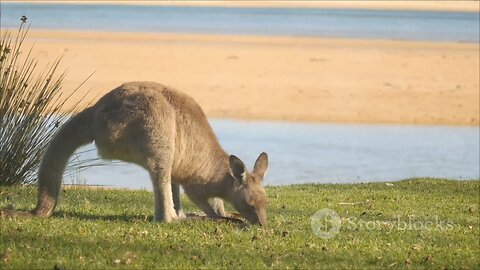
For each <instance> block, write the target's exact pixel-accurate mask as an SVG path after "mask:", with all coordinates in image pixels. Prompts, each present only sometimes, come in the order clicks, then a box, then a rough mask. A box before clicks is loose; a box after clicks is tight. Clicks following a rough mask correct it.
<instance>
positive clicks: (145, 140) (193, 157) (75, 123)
mask: <svg viewBox="0 0 480 270" xmlns="http://www.w3.org/2000/svg"><path fill="white" fill-rule="evenodd" d="M91 141H95V144H96V146H97V149H98V152H99V154H100V156H101V157H103V158H106V159H118V160H123V161H126V162H131V163H135V164H138V165H140V166H142V167H143V168H145V169H146V170H147V171H148V172H149V174H150V177H151V180H152V184H153V191H154V195H155V196H154V198H155V216H154V218H155V220H160V221H165V222H170V221H172V220H174V219H177V218H179V217H182V216H183V213H182V210H181V205H180V196H179V185H182V186H183V187H184V190H185V193H186V194H187V195H188V196H189V197H190V199H191V200H192V201H193V202H194V203H195V204H197V206H199V207H200V208H201V209H202V210H203V211H204V212H205V213H206V214H207V215H208V216H211V217H216V216H218V215H223V214H224V210H223V202H222V201H221V200H219V199H215V200H214V203H213V207H212V205H210V203H209V202H208V199H210V198H222V199H225V200H227V201H229V202H230V203H232V205H233V206H234V207H235V208H236V209H237V210H238V211H239V212H240V213H241V214H242V216H244V217H245V218H246V219H247V220H248V221H250V222H251V223H256V224H262V225H263V224H265V223H266V204H267V196H266V193H265V190H264V188H263V186H262V180H263V176H264V173H265V170H266V169H267V166H268V158H267V155H266V154H265V153H262V154H261V155H260V156H259V158H258V159H257V162H256V164H255V169H254V171H253V172H252V173H248V172H246V168H245V165H244V164H243V162H242V161H240V160H239V159H238V158H237V157H235V156H229V155H227V154H226V153H225V151H224V150H223V149H222V147H221V146H220V144H219V142H218V140H217V138H216V136H215V134H214V133H213V130H212V129H211V127H210V125H209V123H208V120H207V118H206V116H205V114H204V113H203V111H202V109H201V108H200V106H199V105H198V104H197V103H196V102H195V101H194V100H193V99H192V98H191V97H189V96H187V95H185V94H183V93H181V92H178V91H175V90H173V89H171V88H168V87H165V86H163V85H160V84H157V83H152V82H131V83H126V84H123V85H121V86H120V87H118V88H116V89H114V90H112V91H111V92H110V93H108V94H106V95H105V96H104V97H102V98H101V99H100V100H99V101H98V102H97V103H96V104H95V105H94V106H92V107H90V108H87V109H86V110H84V111H82V112H81V113H79V114H77V115H76V116H74V117H73V118H72V119H71V120H69V121H68V122H67V123H65V124H64V125H63V126H62V127H61V129H60V130H59V131H58V133H57V134H56V135H55V136H54V138H53V140H52V141H51V143H50V144H49V146H48V148H47V151H46V153H45V155H44V157H43V160H42V163H41V166H40V170H39V177H38V203H37V207H36V209H35V210H34V214H35V215H38V216H50V215H51V214H52V212H53V210H54V208H55V206H56V205H57V201H58V196H59V190H60V186H61V179H62V174H63V171H64V169H65V166H66V164H67V161H68V159H69V157H70V156H71V155H72V154H73V152H74V151H75V149H77V148H78V147H80V146H81V145H84V144H87V143H89V142H91Z"/></svg>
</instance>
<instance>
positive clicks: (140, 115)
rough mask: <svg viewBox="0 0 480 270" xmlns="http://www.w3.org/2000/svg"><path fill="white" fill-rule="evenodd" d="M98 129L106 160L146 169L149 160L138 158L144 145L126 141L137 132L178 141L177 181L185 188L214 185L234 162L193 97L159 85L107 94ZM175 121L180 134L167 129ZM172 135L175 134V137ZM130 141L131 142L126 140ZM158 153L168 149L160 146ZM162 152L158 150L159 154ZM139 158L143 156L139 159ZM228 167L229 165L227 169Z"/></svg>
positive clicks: (128, 87) (97, 120)
mask: <svg viewBox="0 0 480 270" xmlns="http://www.w3.org/2000/svg"><path fill="white" fill-rule="evenodd" d="M95 107H96V110H97V113H96V117H95V123H94V130H95V133H96V135H95V141H96V144H97V147H98V149H99V153H100V154H101V155H102V156H103V157H105V158H112V159H122V160H125V161H128V162H134V163H137V164H139V165H142V166H143V164H142V163H143V162H144V161H143V160H142V158H143V156H144V154H143V153H141V154H140V155H132V154H131V152H133V151H137V149H125V147H126V146H128V145H130V146H133V147H135V148H138V147H142V146H143V144H147V145H151V144H148V143H146V142H144V141H143V139H142V138H139V136H138V135H137V136H136V137H135V140H136V141H137V142H140V144H142V145H138V146H134V144H132V143H129V142H126V141H125V140H130V139H131V137H132V136H135V134H133V135H132V134H131V133H132V132H133V133H139V130H142V129H146V130H148V132H149V133H152V134H154V135H153V136H173V138H171V139H172V140H171V143H172V144H173V145H172V146H173V147H174V158H173V163H172V180H173V181H174V182H179V183H181V184H188V183H190V182H192V181H208V180H211V179H209V178H211V177H212V175H213V174H215V172H216V171H218V168H217V164H216V162H212V161H213V160H224V162H228V156H227V154H226V153H225V152H224V151H223V149H222V148H221V146H220V144H219V143H218V140H217V138H216V136H215V134H214V132H213V130H212V128H211V127H210V124H209V123H208V120H207V117H206V115H205V113H204V112H203V110H202V109H201V107H200V106H199V105H198V104H197V103H196V102H195V100H193V98H191V97H189V96H188V95H186V94H184V93H182V92H179V91H176V90H174V89H172V88H169V87H166V86H164V85H161V84H158V83H153V82H130V83H125V84H123V85H121V86H119V87H118V88H116V89H114V90H112V91H111V92H110V93H108V94H107V95H105V96H104V97H103V98H102V99H101V100H99V102H98V103H97V104H96V105H95ZM169 121H172V122H173V125H174V128H175V131H174V133H166V132H164V129H166V128H167V127H168V126H169V123H168V122H169ZM170 134H171V135H170ZM123 137H125V138H123ZM155 147H157V148H161V147H165V146H155ZM153 150H155V151H156V150H158V149H153ZM137 156H138V157H137ZM221 165H225V164H221Z"/></svg>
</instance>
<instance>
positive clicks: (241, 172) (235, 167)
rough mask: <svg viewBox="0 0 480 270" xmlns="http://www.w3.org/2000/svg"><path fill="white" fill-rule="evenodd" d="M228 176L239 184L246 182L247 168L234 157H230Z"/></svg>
mask: <svg viewBox="0 0 480 270" xmlns="http://www.w3.org/2000/svg"><path fill="white" fill-rule="evenodd" d="M228 161H229V163H230V174H231V175H232V176H233V178H235V180H237V181H238V182H240V183H243V181H246V180H247V168H245V164H243V162H242V161H241V160H240V159H239V158H238V157H236V156H234V155H231V156H230V158H229V160H228Z"/></svg>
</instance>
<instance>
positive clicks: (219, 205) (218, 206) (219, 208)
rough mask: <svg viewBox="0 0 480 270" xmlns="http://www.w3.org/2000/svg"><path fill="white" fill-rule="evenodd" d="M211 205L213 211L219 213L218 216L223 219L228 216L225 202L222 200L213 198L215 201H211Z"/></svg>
mask: <svg viewBox="0 0 480 270" xmlns="http://www.w3.org/2000/svg"><path fill="white" fill-rule="evenodd" d="M210 204H211V206H212V208H213V210H214V211H215V213H217V215H219V216H221V217H225V216H226V214H225V207H224V205H223V200H222V199H220V198H213V199H211V200H210Z"/></svg>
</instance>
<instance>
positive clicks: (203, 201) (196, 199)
mask: <svg viewBox="0 0 480 270" xmlns="http://www.w3.org/2000/svg"><path fill="white" fill-rule="evenodd" d="M184 189H185V193H187V195H188V197H189V198H190V200H191V201H192V202H193V203H194V204H196V205H197V206H198V208H200V209H201V210H202V211H203V212H204V213H205V214H206V215H207V216H208V217H211V218H216V217H218V216H219V215H218V214H217V213H216V212H215V210H214V209H213V208H212V206H211V205H210V203H209V202H208V199H207V198H206V197H204V196H202V194H198V193H197V192H195V191H193V190H191V189H190V188H188V187H184Z"/></svg>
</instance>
